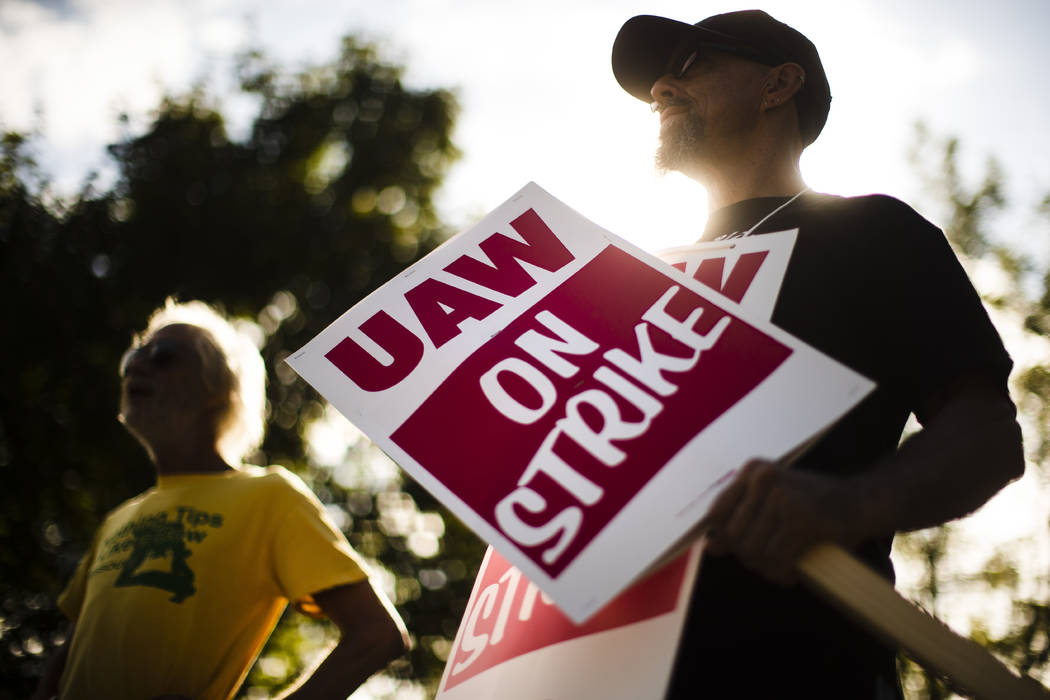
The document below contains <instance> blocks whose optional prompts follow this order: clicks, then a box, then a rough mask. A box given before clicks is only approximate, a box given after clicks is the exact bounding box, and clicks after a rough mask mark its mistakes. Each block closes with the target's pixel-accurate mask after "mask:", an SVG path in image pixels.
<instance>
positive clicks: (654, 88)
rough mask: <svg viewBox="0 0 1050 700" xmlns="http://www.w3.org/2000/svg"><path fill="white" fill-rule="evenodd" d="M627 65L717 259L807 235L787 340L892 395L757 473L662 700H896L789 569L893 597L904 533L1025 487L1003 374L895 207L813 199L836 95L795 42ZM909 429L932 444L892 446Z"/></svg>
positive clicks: (673, 43)
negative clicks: (696, 189)
mask: <svg viewBox="0 0 1050 700" xmlns="http://www.w3.org/2000/svg"><path fill="white" fill-rule="evenodd" d="M612 62H613V71H614V74H615V76H616V79H617V80H618V81H619V83H620V85H621V86H622V87H623V88H624V89H625V90H626V91H627V92H628V93H630V94H631V95H633V96H635V97H637V98H639V99H641V100H644V101H646V102H648V103H651V105H652V107H653V109H654V111H656V112H659V114H660V145H659V149H658V152H657V165H658V166H659V167H660V168H661V169H664V170H677V171H680V172H683V173H684V174H686V175H688V176H690V177H692V178H693V179H695V180H697V181H698V182H699V183H700V184H702V185H703V186H704V188H705V189H706V190H707V196H708V204H709V210H710V211H711V212H712V213H711V215H710V218H709V221H708V224H707V228H706V230H705V232H704V235H703V239H704V240H714V239H720V238H721V239H731V238H734V237H739V236H751V235H762V236H766V235H768V236H774V237H775V236H780V235H782V234H781V233H777V232H783V231H787V230H794V229H797V234H793V235H795V238H794V239H793V240H794V244H793V246H794V247H793V249H792V252H791V257H790V262H789V264H788V268H787V271H786V273H785V274H784V277H783V280H782V281H781V285H780V291H779V295H778V297H777V301H776V305H775V307H774V310H773V316H772V321H773V323H775V324H776V325H778V326H780V327H782V328H784V329H785V330H786V331H788V332H790V333H792V334H793V335H795V336H796V337H798V338H800V339H801V340H803V341H805V342H807V343H809V344H810V345H812V346H813V347H815V348H817V349H818V350H821V351H822V352H824V353H826V354H827V355H829V356H831V357H833V358H835V359H836V360H838V361H840V362H842V363H843V364H845V365H847V366H849V367H851V368H852V369H854V370H856V371H858V372H860V373H861V374H863V375H865V376H867V377H868V378H870V379H872V380H873V381H875V382H876V384H877V388H876V390H875V391H874V392H873V393H872V394H871V395H869V396H868V397H867V398H866V399H865V400H864V401H863V402H862V403H860V404H859V405H858V406H857V407H856V408H855V409H853V410H852V411H851V412H850V413H848V414H847V415H846V416H845V417H843V419H842V420H840V421H839V422H838V423H837V424H836V425H835V426H834V427H833V428H832V429H831V430H829V431H828V433H826V434H825V435H824V436H823V437H822V438H821V439H820V440H819V441H818V442H817V443H816V444H815V445H814V446H813V447H811V448H810V449H809V450H808V451H807V452H806V453H805V454H804V455H803V456H802V457H801V458H800V459H799V460H798V461H796V462H795V463H794V464H793V465H791V466H790V467H788V466H786V465H783V464H777V463H774V462H770V461H767V460H761V459H756V460H754V461H752V462H750V463H748V464H746V465H744V466H743V468H742V469H741V470H740V472H739V473H738V475H737V476H736V477H735V479H734V480H733V482H732V483H731V484H730V485H729V486H728V487H727V488H726V490H725V491H724V492H723V493H722V494H721V495H720V496H719V498H718V499H717V500H716V502H715V503H714V504H713V505H712V507H711V510H710V513H709V515H708V516H707V518H706V521H707V525H708V526H709V543H708V547H707V551H706V553H705V557H704V561H703V563H702V566H701V571H700V576H699V579H698V584H697V588H696V591H695V593H694V596H693V603H692V608H691V612H690V619H689V622H688V624H687V627H686V631H685V633H684V636H683V640H682V645H681V648H680V651H679V657H678V660H677V663H676V667H675V675H674V678H673V680H672V686H671V690H670V692H669V697H672V698H694V697H696V698H709V697H710V698H722V697H734V698H738V697H739V698H751V697H762V698H765V697H770V698H773V697H776V698H780V697H784V698H790V697H806V698H864V699H869V698H870V699H872V700H874V699H876V698H898V697H900V689H899V684H898V682H897V679H896V670H895V665H894V655H895V651H894V650H893V649H889V648H887V647H885V646H883V645H882V644H881V643H879V642H878V641H877V640H875V639H874V638H872V637H870V636H869V635H868V634H867V633H866V632H865V631H863V630H862V629H860V628H858V627H856V626H855V625H853V624H852V623H850V622H849V621H848V620H846V619H845V618H844V617H842V616H841V615H839V614H838V613H837V612H836V611H834V610H832V609H830V608H829V607H828V605H827V604H826V603H824V602H823V601H822V600H820V599H818V598H817V597H815V596H813V595H811V594H809V593H808V592H807V591H806V590H805V589H802V588H800V587H798V586H797V585H795V584H796V568H795V565H796V563H797V562H798V559H799V558H800V557H801V556H802V555H803V554H804V553H805V552H806V551H807V550H809V549H810V548H811V547H812V546H814V545H815V544H818V543H821V542H834V543H838V544H840V545H842V546H844V547H846V548H848V549H850V550H852V551H853V552H854V553H855V554H856V555H857V556H859V557H861V558H862V559H863V560H864V561H866V562H867V563H868V564H870V565H871V566H872V567H874V568H875V569H876V570H878V571H880V572H882V573H883V574H884V575H886V576H887V577H888V578H891V579H892V576H893V568H892V565H891V563H890V559H889V552H890V545H891V543H892V538H893V534H894V533H895V532H898V531H907V530H915V529H919V528H924V527H929V526H933V525H937V524H940V523H943V522H946V521H948V520H952V519H954V518H958V517H961V516H964V515H966V514H968V513H970V512H972V511H974V510H975V509H977V508H978V507H979V506H981V505H982V504H983V503H984V502H985V501H986V500H987V499H988V498H990V497H991V496H992V495H993V494H994V493H996V492H997V491H998V490H999V489H1000V488H1002V487H1003V486H1004V485H1005V484H1006V483H1008V482H1009V481H1011V480H1013V479H1015V478H1017V477H1019V476H1020V475H1021V473H1022V472H1023V469H1024V459H1023V452H1022V448H1021V439H1020V429H1019V427H1018V425H1017V422H1016V420H1015V409H1014V405H1013V403H1012V402H1011V400H1010V398H1009V395H1008V393H1007V387H1006V381H1007V377H1008V375H1009V372H1010V367H1011V362H1010V358H1009V356H1008V355H1007V354H1006V351H1005V350H1004V349H1003V346H1002V342H1001V341H1000V339H999V336H998V334H997V333H996V331H995V329H994V328H993V327H992V325H991V323H990V322H989V319H988V316H987V314H986V313H985V311H984V309H983V307H982V305H981V302H980V299H979V298H978V296H977V294H976V293H975V291H974V289H973V287H972V285H971V284H970V282H969V280H968V279H967V278H966V275H965V273H964V272H963V270H962V268H961V266H960V265H959V263H958V261H957V260H956V258H955V256H954V254H953V253H952V251H951V249H950V248H949V246H948V244H947V242H946V241H945V239H944V236H943V234H942V233H941V232H940V231H939V230H938V229H937V228H935V227H934V226H932V225H931V224H930V223H929V222H927V221H926V220H924V219H923V218H922V217H921V216H919V215H918V214H917V213H915V212H914V211H913V210H912V209H910V208H909V207H908V206H906V205H904V204H903V203H901V202H899V201H897V200H895V199H893V198H890V197H885V196H869V197H856V198H842V197H835V196H831V195H823V194H816V193H813V192H810V191H809V189H808V187H806V185H805V183H804V182H803V180H802V176H801V173H800V171H799V158H800V156H801V153H802V150H803V149H804V148H805V147H806V146H807V145H809V144H810V143H812V142H813V140H814V139H816V138H817V136H818V135H819V133H820V131H821V129H822V128H823V126H824V123H825V121H826V119H827V115H828V110H829V107H830V103H831V94H830V89H829V86H828V82H827V78H826V77H825V74H824V70H823V67H822V65H821V62H820V58H819V56H818V54H817V51H816V48H815V47H814V46H813V44H812V43H811V42H810V41H809V40H808V39H806V38H805V37H804V36H803V35H802V34H800V33H799V32H797V31H796V30H794V29H792V28H791V27H788V26H787V25H785V24H782V23H780V22H778V21H776V20H775V19H773V18H772V17H770V16H769V15H767V14H765V13H764V12H760V11H757V10H749V11H745V12H733V13H728V14H723V15H716V16H714V17H709V18H708V19H705V20H703V21H701V22H699V23H697V24H695V25H690V24H685V23H681V22H676V21H674V20H670V19H665V18H660V17H652V16H640V17H635V18H633V19H631V20H629V21H628V22H627V23H626V24H624V26H623V28H622V29H621V30H620V33H619V35H618V36H617V38H616V41H615V43H614V46H613V55H612ZM771 240H772V239H771ZM804 400H805V397H799V401H800V402H801V401H804ZM911 414H914V415H915V416H916V417H917V419H918V420H919V422H920V423H921V425H922V430H920V431H918V432H917V433H915V434H914V435H913V436H912V437H910V438H909V439H908V440H906V441H905V442H904V443H903V444H900V445H899V440H900V437H901V433H902V431H903V428H904V424H905V422H906V421H907V419H908V417H909V415H911ZM754 429H755V430H756V431H760V430H762V426H759V425H756V426H754Z"/></svg>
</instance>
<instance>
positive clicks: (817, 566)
mask: <svg viewBox="0 0 1050 700" xmlns="http://www.w3.org/2000/svg"><path fill="white" fill-rule="evenodd" d="M798 566H799V570H800V571H801V572H802V576H803V579H804V580H805V582H806V584H807V585H809V586H810V587H812V588H814V589H815V590H816V591H817V592H818V593H821V594H822V595H824V596H825V597H826V598H828V599H829V600H831V602H833V603H834V604H835V605H837V606H838V607H839V608H841V609H844V610H845V611H846V612H847V613H848V614H851V615H853V616H854V617H856V618H858V619H859V620H860V621H861V623H862V624H864V625H866V626H867V627H868V628H870V629H871V630H872V631H874V632H875V633H876V634H878V635H879V636H881V637H882V638H883V639H885V640H887V641H889V642H891V643H893V644H895V645H897V646H900V647H901V648H903V649H904V650H905V651H907V652H909V654H910V655H911V656H913V657H914V658H915V660H916V661H918V662H919V663H920V664H922V665H923V666H924V667H926V668H928V669H930V670H932V671H934V672H935V673H938V674H941V675H943V676H945V677H946V678H948V679H949V680H950V681H951V682H952V683H953V685H955V686H957V687H958V689H959V690H960V691H961V692H963V693H966V694H968V695H969V696H970V697H972V698H974V699H975V700H1050V691H1048V690H1047V689H1046V688H1045V687H1043V686H1042V685H1041V684H1040V683H1038V682H1037V681H1035V680H1034V679H1032V678H1029V677H1027V676H1025V677H1022V676H1018V675H1017V674H1015V673H1014V672H1013V671H1011V670H1010V669H1008V668H1007V667H1006V666H1005V665H1003V663H1002V662H1000V661H999V660H998V659H997V658H995V657H994V656H992V654H991V653H989V652H988V650H986V649H985V648H984V647H982V646H981V645H979V644H977V643H976V642H974V641H972V640H970V639H966V638H964V637H961V636H959V635H957V634H956V633H955V632H953V631H952V630H950V629H949V628H948V627H947V626H945V625H944V624H943V623H942V622H940V621H939V620H937V619H935V618H933V617H931V616H930V615H928V614H927V613H925V612H924V611H922V610H921V609H920V608H918V607H917V606H916V605H915V604H913V603H911V602H909V601H908V600H906V599H905V598H903V597H902V596H901V595H900V594H899V593H897V591H896V590H895V589H894V588H893V586H892V585H891V584H890V583H889V582H888V581H886V580H885V579H884V578H882V577H881V576H879V575H878V574H876V573H875V572H874V571H872V570H871V569H870V568H868V567H867V566H866V565H864V564H863V563H861V562H860V561H859V560H857V559H856V558H855V557H854V556H853V555H852V554H850V553H849V552H847V551H846V550H844V549H842V548H841V547H839V546H837V545H831V544H824V545H819V546H817V547H814V548H813V549H812V550H810V551H809V552H808V553H807V554H806V556H804V557H803V558H802V560H801V561H800V562H799V565H798Z"/></svg>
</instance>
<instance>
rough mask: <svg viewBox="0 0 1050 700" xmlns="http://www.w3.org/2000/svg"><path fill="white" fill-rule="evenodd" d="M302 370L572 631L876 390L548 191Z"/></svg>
mask: <svg viewBox="0 0 1050 700" xmlns="http://www.w3.org/2000/svg"><path fill="white" fill-rule="evenodd" d="M288 361H289V363H290V364H291V366H292V367H293V368H294V369H295V370H296V371H297V372H298V373H299V374H301V375H302V376H303V377H304V378H305V379H306V380H307V381H309V382H310V383H311V384H312V385H313V386H314V387H315V388H317V389H318V391H320V392H321V394H323V395H324V396H325V397H326V398H327V399H328V400H329V401H330V402H331V403H332V404H333V405H335V407H336V408H337V409H339V411H340V412H341V413H343V415H345V416H346V417H347V418H348V419H349V420H350V421H351V422H352V423H354V424H355V425H356V426H357V427H358V428H360V429H361V430H362V431H363V432H364V433H365V434H366V435H368V436H369V437H370V438H371V439H372V440H373V441H374V442H375V443H376V444H377V445H379V447H381V448H382V449H383V450H384V451H385V452H386V453H387V454H388V455H390V457H391V458H393V459H394V460H395V461H396V462H397V463H398V464H399V465H400V466H401V467H402V468H404V469H405V470H406V471H407V472H409V473H410V474H411V475H412V476H413V478H415V479H416V480H418V481H419V482H420V483H421V484H423V486H424V487H426V488H427V489H428V490H430V491H431V492H432V493H433V494H434V495H435V496H436V497H437V498H438V499H440V500H441V501H442V502H443V503H444V504H445V505H446V506H447V507H448V508H450V509H451V510H452V511H453V512H454V513H455V514H456V515H457V516H458V517H460V518H461V519H462V520H463V521H464V522H465V523H466V524H467V525H468V526H470V527H471V528H472V529H474V531H475V532H476V533H478V535H479V536H481V537H482V538H483V539H484V540H486V541H487V542H488V543H489V544H491V545H492V546H493V547H494V548H495V549H496V550H497V551H498V552H500V553H501V554H502V555H503V556H504V557H505V558H506V559H507V561H508V562H510V564H512V565H514V566H515V567H517V569H518V570H520V571H521V573H522V574H523V575H524V576H525V577H526V578H527V579H528V580H529V581H531V582H533V583H535V584H536V585H537V586H538V587H539V588H540V589H541V590H543V591H544V593H546V594H547V595H548V596H549V597H550V598H551V599H552V600H554V601H555V602H556V603H557V605H558V607H560V608H561V610H562V611H564V612H565V613H566V615H568V616H569V618H571V619H572V620H573V621H575V622H582V621H584V620H586V619H587V618H588V617H590V616H591V615H593V614H594V613H595V612H597V611H598V610H599V609H600V608H601V607H602V606H603V605H604V604H605V603H607V602H608V601H610V600H611V599H612V598H613V597H614V596H616V595H617V594H618V593H620V592H621V591H623V590H624V589H625V588H627V587H628V585H629V584H630V583H631V582H632V581H634V580H635V579H636V578H637V577H638V576H639V574H640V573H642V572H643V571H645V570H647V569H648V568H649V567H650V566H651V565H652V564H653V563H654V562H655V561H657V560H658V559H659V558H660V557H661V555H663V554H664V553H665V552H666V550H667V549H668V547H669V546H671V545H672V543H674V542H676V541H678V540H679V539H680V538H681V537H682V536H683V535H685V534H686V533H687V532H688V531H689V530H690V529H691V528H692V526H693V525H694V524H695V523H696V522H697V520H698V519H699V518H700V517H701V516H702V515H703V514H704V512H705V510H706V508H707V506H708V504H709V503H710V501H711V500H712V498H713V497H714V495H715V494H716V493H717V491H718V487H719V486H720V485H721V484H722V483H724V482H725V480H726V478H727V477H728V475H730V474H731V473H732V472H733V470H735V469H736V468H738V467H739V466H740V465H741V464H743V463H744V462H745V461H746V460H747V459H749V458H752V457H756V456H761V457H770V458H777V457H780V456H781V455H784V454H787V453H789V452H790V451H792V450H793V449H795V448H797V447H798V446H799V445H800V444H801V443H804V442H806V441H807V440H808V439H810V438H811V437H812V436H814V435H816V434H819V433H820V432H821V431H823V430H824V429H825V428H826V427H827V426H828V425H829V424H830V423H831V422H832V421H834V420H835V419H836V418H838V417H839V416H840V415H841V414H842V413H844V412H845V411H846V410H847V409H848V408H849V407H851V406H852V405H853V404H855V403H856V402H857V401H858V400H860V398H862V397H863V396H864V395H865V394H866V393H867V392H868V391H870V389H871V388H872V384H871V382H869V381H868V380H866V379H864V378H862V377H860V376H858V375H857V374H855V373H854V372H852V371H851V370H849V369H847V368H845V367H843V366H841V365H840V364H838V363H837V362H835V361H833V360H831V359H830V358H827V357H825V356H824V355H822V354H820V353H818V352H816V351H815V350H813V349H812V348H809V347H808V346H806V345H804V344H803V343H801V342H799V341H798V340H796V339H795V338H793V337H791V336H790V335H788V334H786V333H784V332H783V331H781V330H779V329H777V328H776V327H774V326H772V325H771V324H770V323H769V322H768V321H767V320H766V318H764V317H762V316H761V315H758V316H756V315H755V314H751V313H748V312H747V310H746V308H745V307H743V306H741V305H740V304H738V303H736V302H735V301H734V300H733V299H732V298H730V297H729V296H725V295H723V294H721V293H719V292H718V291H715V290H713V289H712V288H711V287H710V286H708V285H705V284H702V283H700V282H698V281H697V280H695V279H693V277H691V276H690V275H689V274H687V273H686V272H684V271H681V270H678V269H676V268H674V267H672V266H671V265H668V264H666V263H664V262H662V261H660V260H658V259H657V258H655V257H653V256H651V255H649V254H647V253H645V252H643V251H641V250H639V249H637V248H635V247H634V246H632V245H630V244H629V243H627V242H626V241H623V240H621V239H619V238H617V237H616V236H614V235H612V234H610V233H608V232H607V231H604V230H603V229H601V228H600V227H598V226H596V225H595V224H593V223H591V222H590V221H588V220H586V219H585V218H583V217H581V216H580V215H579V214H577V213H576V212H574V211H573V210H571V209H570V208H568V207H567V206H565V205H564V204H562V203H561V202H559V201H558V200H556V199H555V198H553V197H552V196H550V195H549V194H547V193H546V192H544V191H543V190H542V189H541V188H539V187H538V186H536V185H535V184H529V185H527V186H526V187H524V188H523V189H522V190H521V191H520V192H518V193H517V194H516V195H515V196H514V197H512V198H511V199H510V200H508V201H507V202H505V203H504V204H503V205H501V206H500V207H498V208H497V209H496V210H495V211H493V212H492V213H491V214H489V215H488V216H487V217H485V218H484V219H483V220H482V221H481V222H480V223H479V224H478V225H476V226H475V227H473V228H471V229H469V230H468V231H465V232H463V233H460V234H459V235H457V236H455V237H454V238H452V239H450V240H449V241H448V242H446V243H445V244H444V245H442V246H441V247H439V248H438V249H437V250H435V251H434V252H432V253H431V254H429V255H428V256H427V257H426V258H424V259H423V260H421V261H419V262H418V263H416V264H415V265H413V266H412V267H410V268H409V269H408V270H406V271H405V272H403V273H402V274H401V275H399V276H398V277H396V278H394V279H392V280H391V281H390V282H388V283H387V284H385V285H384V286H383V287H381V288H380V289H379V290H377V291H376V292H374V293H373V294H372V295H370V296H369V297H368V298H366V299H364V300H363V301H362V302H360V303H359V304H357V305H356V306H354V307H353V308H352V309H350V310H349V311H347V312H346V313H345V314H344V315H343V316H341V317H340V318H339V319H338V320H337V321H336V322H334V323H333V324H332V325H331V326H329V327H328V328H327V329H325V330H324V331H323V332H322V333H320V334H319V335H318V336H317V337H316V338H314V339H313V340H311V341H310V342H309V343H308V344H307V345H306V346H304V347H303V348H302V349H301V350H300V351H299V352H297V353H295V354H294V355H293V356H292V357H290V358H289V360H288Z"/></svg>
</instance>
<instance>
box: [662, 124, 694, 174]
mask: <svg viewBox="0 0 1050 700" xmlns="http://www.w3.org/2000/svg"><path fill="white" fill-rule="evenodd" d="M668 127H669V128H667V129H666V130H664V131H663V132H662V133H661V134H660V143H659V145H658V146H657V148H656V155H655V157H654V161H655V163H656V170H657V172H659V173H663V174H666V173H670V172H675V171H677V172H684V171H687V170H689V169H690V167H691V166H692V165H693V164H694V163H695V162H696V160H697V159H698V158H699V157H700V156H701V155H702V149H703V138H702V135H703V125H702V124H697V123H695V121H694V120H682V122H681V123H673V124H669V125H668Z"/></svg>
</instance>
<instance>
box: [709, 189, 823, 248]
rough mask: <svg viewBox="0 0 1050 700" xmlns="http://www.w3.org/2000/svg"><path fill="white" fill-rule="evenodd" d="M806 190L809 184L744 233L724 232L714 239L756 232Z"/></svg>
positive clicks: (738, 236) (736, 236)
mask: <svg viewBox="0 0 1050 700" xmlns="http://www.w3.org/2000/svg"><path fill="white" fill-rule="evenodd" d="M806 192H809V187H808V186H806V187H803V188H802V189H801V190H799V191H798V192H797V193H796V194H795V196H794V197H792V198H791V199H789V200H788V201H786V202H784V203H783V204H781V205H780V206H779V207H777V208H776V209H774V210H773V211H771V212H769V213H768V214H766V215H765V216H763V217H762V218H761V219H759V220H758V223H756V224H755V225H754V226H752V227H751V228H749V229H748V230H746V231H744V232H743V233H741V232H740V231H733V232H732V233H726V234H723V235H721V236H718V237H716V238H715V239H714V240H716V241H724V240H727V239H730V238H743V237H744V236H750V235H751V234H753V233H754V232H755V229H757V228H758V227H759V226H761V225H762V224H764V223H765V222H766V221H767V220H769V218H770V217H772V216H773V215H774V214H776V213H777V212H778V211H780V210H781V209H783V208H784V207H786V206H787V205H789V204H791V203H792V202H794V201H795V200H796V199H798V198H799V197H801V196H802V195H804V194H805V193H806Z"/></svg>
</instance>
